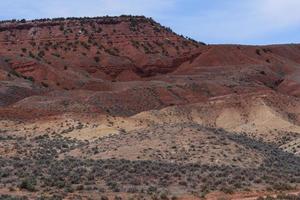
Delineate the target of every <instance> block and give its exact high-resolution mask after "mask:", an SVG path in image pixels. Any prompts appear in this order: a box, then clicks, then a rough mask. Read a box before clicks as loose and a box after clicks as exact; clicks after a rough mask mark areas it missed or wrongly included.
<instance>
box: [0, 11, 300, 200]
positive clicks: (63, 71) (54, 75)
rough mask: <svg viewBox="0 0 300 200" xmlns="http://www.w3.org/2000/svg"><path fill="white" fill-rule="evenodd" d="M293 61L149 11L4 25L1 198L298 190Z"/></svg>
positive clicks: (288, 48) (297, 54)
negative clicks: (217, 39)
mask: <svg viewBox="0 0 300 200" xmlns="http://www.w3.org/2000/svg"><path fill="white" fill-rule="evenodd" d="M299 69H300V45H297V44H290V45H269V46H244V45H206V44H204V43H201V42H196V41H194V40H192V39H189V38H185V37H183V36H179V35H177V34H176V33H174V32H172V31H171V30H170V29H169V28H166V27H163V26H162V25H160V24H159V23H157V22H155V21H154V20H152V19H151V18H146V17H143V16H120V17H95V18H66V19H65V18H57V19H51V20H50V19H41V20H32V21H26V20H21V21H16V20H12V21H2V22H1V23H0V119H1V120H0V153H1V154H0V155H1V156H0V177H1V179H0V195H2V196H0V198H4V199H5V198H7V199H9V198H10V197H12V196H18V197H20V196H24V198H26V197H28V198H33V199H34V198H39V197H40V198H48V197H52V198H57V199H62V198H67V199H81V198H83V199H88V198H90V199H96V198H98V197H99V196H100V195H102V199H107V198H111V199H112V198H114V199H120V198H125V199H126V198H134V199H135V198H137V199H138V198H139V199H142V198H146V199H150V198H151V199H167V198H169V199H170V198H173V199H174V198H176V197H180V198H183V199H190V198H204V197H206V198H208V199H210V198H211V199H219V198H221V197H225V198H229V199H243V198H244V197H245V198H246V197H249V198H252V199H255V198H256V197H259V196H264V195H268V194H269V195H272V196H273V197H276V193H277V192H278V191H281V192H283V193H285V194H293V195H295V194H296V195H297V194H298V193H299V183H300V160H299V155H300V118H299V117H300V101H299V95H300V85H299V84H300V79H299V75H300V71H299ZM255 191H256V192H255ZM233 193H234V194H233ZM281 197H282V198H291V199H292V198H297V197H295V196H293V197H287V196H285V195H283V196H281ZM281 197H278V198H281Z"/></svg>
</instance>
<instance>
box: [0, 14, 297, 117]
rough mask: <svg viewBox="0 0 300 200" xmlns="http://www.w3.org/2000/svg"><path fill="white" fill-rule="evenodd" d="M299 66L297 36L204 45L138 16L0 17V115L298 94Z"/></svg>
mask: <svg viewBox="0 0 300 200" xmlns="http://www.w3.org/2000/svg"><path fill="white" fill-rule="evenodd" d="M299 67H300V45H274V46H241V45H204V44H203V43H198V42H196V41H194V40H190V39H186V38H184V37H182V36H179V35H177V34H175V33H174V32H172V31H171V30H170V29H168V28H165V27H163V26H161V25H160V24H158V23H157V22H155V21H153V20H152V19H150V18H145V17H132V16H121V17H99V18H82V19H77V18H68V19H54V20H48V19H44V20H34V21H27V22H13V21H9V22H2V23H1V24H0V86H1V88H0V106H1V109H0V116H1V117H2V118H7V117H18V116H22V117H24V116H27V117H34V116H36V115H51V114H58V113H64V112H99V113H109V114H112V115H121V116H130V115H133V114H136V113H139V112H141V111H146V110H152V109H161V108H164V107H166V106H171V105H184V104H190V103H197V102H205V101H207V100H208V99H209V98H212V97H217V96H223V95H228V94H243V93H253V92H260V91H275V92H278V93H282V94H285V95H293V96H299V95H300V90H299V88H300V87H299V84H300V80H299V73H300V72H299ZM29 111H30V112H29ZM32 111H34V112H32Z"/></svg>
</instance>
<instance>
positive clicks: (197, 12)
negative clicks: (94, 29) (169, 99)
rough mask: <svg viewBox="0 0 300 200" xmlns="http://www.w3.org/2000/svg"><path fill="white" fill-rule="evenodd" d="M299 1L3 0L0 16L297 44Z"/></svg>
mask: <svg viewBox="0 0 300 200" xmlns="http://www.w3.org/2000/svg"><path fill="white" fill-rule="evenodd" d="M299 8H300V0H2V2H1V4H0V11H1V12H0V20H7V19H23V18H25V19H37V18H54V17H83V16H89V17H93V16H104V15H111V16H118V15H122V14H131V15H145V16H146V17H152V18H153V19H154V20H156V21H158V22H159V23H161V24H162V25H164V26H168V27H170V28H172V30H173V31H175V32H176V33H178V34H183V35H185V36H188V37H191V38H193V39H195V40H198V41H202V42H205V43H208V44H225V43H226V44H275V43H300V14H299Z"/></svg>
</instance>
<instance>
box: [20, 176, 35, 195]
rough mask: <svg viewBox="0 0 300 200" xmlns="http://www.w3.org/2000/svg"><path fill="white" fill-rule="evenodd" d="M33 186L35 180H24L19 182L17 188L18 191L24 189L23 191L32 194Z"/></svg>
mask: <svg viewBox="0 0 300 200" xmlns="http://www.w3.org/2000/svg"><path fill="white" fill-rule="evenodd" d="M35 185H36V180H35V179H33V178H26V179H24V180H23V181H22V182H21V184H20V186H19V187H20V189H25V190H28V191H30V192H34V191H36V189H35Z"/></svg>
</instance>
